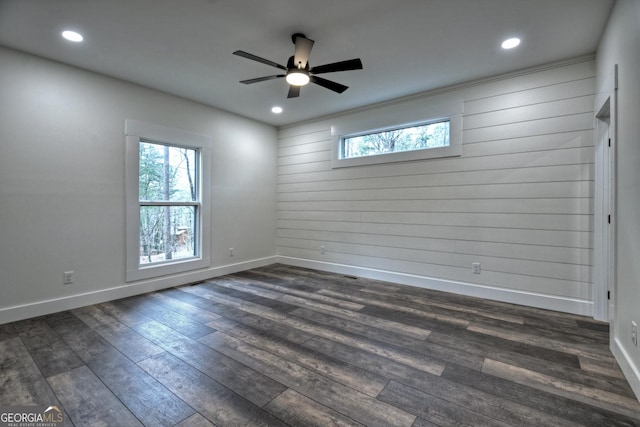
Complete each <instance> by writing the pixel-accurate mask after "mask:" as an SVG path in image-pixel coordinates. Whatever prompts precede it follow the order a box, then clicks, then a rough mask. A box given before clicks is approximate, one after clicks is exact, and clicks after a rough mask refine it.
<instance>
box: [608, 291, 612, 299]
mask: <svg viewBox="0 0 640 427" xmlns="http://www.w3.org/2000/svg"><path fill="white" fill-rule="evenodd" d="M607 299H611V291H607Z"/></svg>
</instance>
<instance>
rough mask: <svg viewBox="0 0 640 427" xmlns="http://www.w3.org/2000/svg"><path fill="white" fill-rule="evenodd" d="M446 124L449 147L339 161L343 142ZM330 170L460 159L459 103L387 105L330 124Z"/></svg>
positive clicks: (453, 99) (440, 98) (443, 99)
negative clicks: (365, 136)
mask: <svg viewBox="0 0 640 427" xmlns="http://www.w3.org/2000/svg"><path fill="white" fill-rule="evenodd" d="M442 121H449V145H448V146H446V147H434V148H423V149H418V150H410V151H397V152H393V153H383V154H376V155H370V156H361V157H349V158H342V153H343V152H344V151H343V143H344V139H345V138H350V137H354V136H360V135H366V134H371V133H376V132H385V131H390V130H394V129H401V128H409V127H414V126H420V125H426V124H429V123H437V122H442ZM331 137H332V155H331V168H333V169H337V168H344V167H354V166H367V165H379V164H386V163H395V162H406V161H415V160H426V159H435V158H443V157H455V156H461V155H462V100H461V99H458V97H449V96H446V95H445V96H443V95H435V96H434V97H432V98H431V99H430V102H429V103H428V104H426V105H425V104H423V103H422V102H420V100H413V101H412V102H408V103H406V104H404V105H402V106H399V105H398V104H391V105H389V106H387V105H385V106H381V107H379V108H375V109H371V110H365V111H361V112H359V113H357V114H356V115H352V116H349V117H340V118H337V119H335V120H334V123H332V126H331Z"/></svg>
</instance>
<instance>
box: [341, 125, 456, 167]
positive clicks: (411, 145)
mask: <svg viewBox="0 0 640 427" xmlns="http://www.w3.org/2000/svg"><path fill="white" fill-rule="evenodd" d="M449 129H450V120H449V119H444V120H438V121H434V122H428V123H422V124H415V125H408V126H400V127H396V128H392V129H385V130H381V131H377V132H368V133H364V134H361V135H351V136H345V137H343V138H342V141H341V144H340V149H341V153H340V158H342V159H351V158H354V157H363V156H379V155H383V154H389V153H399V152H402V151H414V150H428V149H432V148H439V147H448V146H449V145H450V144H449V135H450V132H449Z"/></svg>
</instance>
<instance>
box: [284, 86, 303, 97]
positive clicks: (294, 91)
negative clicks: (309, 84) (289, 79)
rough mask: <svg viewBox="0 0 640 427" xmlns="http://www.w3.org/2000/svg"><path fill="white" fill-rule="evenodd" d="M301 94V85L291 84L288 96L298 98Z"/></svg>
mask: <svg viewBox="0 0 640 427" xmlns="http://www.w3.org/2000/svg"><path fill="white" fill-rule="evenodd" d="M299 96H300V86H293V85H289V93H288V94H287V98H297V97H299Z"/></svg>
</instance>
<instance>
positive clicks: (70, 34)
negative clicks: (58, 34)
mask: <svg viewBox="0 0 640 427" xmlns="http://www.w3.org/2000/svg"><path fill="white" fill-rule="evenodd" d="M62 37H64V38H65V39H67V40H69V41H70V42H76V43H78V42H81V41H82V40H84V37H82V34H80V33H76V32H75V31H69V30H67V31H63V32H62Z"/></svg>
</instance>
